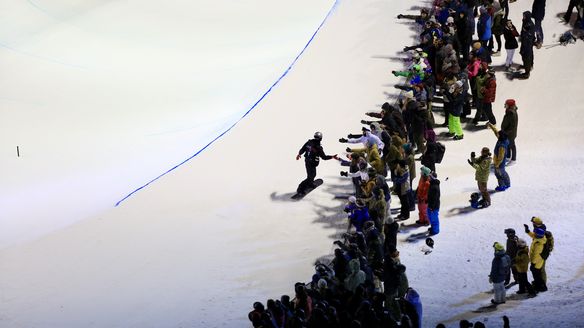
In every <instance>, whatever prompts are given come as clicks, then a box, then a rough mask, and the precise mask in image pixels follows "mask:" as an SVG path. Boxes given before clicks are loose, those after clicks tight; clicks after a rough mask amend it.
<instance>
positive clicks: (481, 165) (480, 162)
mask: <svg viewBox="0 0 584 328" xmlns="http://www.w3.org/2000/svg"><path fill="white" fill-rule="evenodd" d="M468 164H470V166H472V167H473V168H474V169H475V180H476V181H477V185H478V187H479V190H480V192H481V195H482V196H483V199H482V200H481V201H480V202H479V204H482V208H485V207H489V206H491V196H490V195H489V191H488V190H487V182H488V181H489V174H490V173H491V152H490V151H489V148H488V147H483V149H482V150H481V156H480V157H479V158H476V157H475V153H474V151H473V152H472V153H471V154H470V159H469V160H468ZM473 207H474V206H473ZM474 208H478V207H474Z"/></svg>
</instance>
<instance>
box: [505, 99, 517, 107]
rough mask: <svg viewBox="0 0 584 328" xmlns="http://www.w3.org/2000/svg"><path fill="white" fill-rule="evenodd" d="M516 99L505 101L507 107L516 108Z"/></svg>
mask: <svg viewBox="0 0 584 328" xmlns="http://www.w3.org/2000/svg"><path fill="white" fill-rule="evenodd" d="M515 106H516V105H515V99H507V100H505V107H515Z"/></svg>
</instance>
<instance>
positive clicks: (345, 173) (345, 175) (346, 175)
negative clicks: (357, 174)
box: [341, 171, 349, 177]
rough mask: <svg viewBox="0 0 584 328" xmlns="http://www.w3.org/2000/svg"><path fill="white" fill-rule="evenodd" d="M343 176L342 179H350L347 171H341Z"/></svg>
mask: <svg viewBox="0 0 584 328" xmlns="http://www.w3.org/2000/svg"><path fill="white" fill-rule="evenodd" d="M341 176H342V177H348V176H349V173H348V172H347V171H341Z"/></svg>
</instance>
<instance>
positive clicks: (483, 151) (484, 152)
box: [481, 147, 491, 156]
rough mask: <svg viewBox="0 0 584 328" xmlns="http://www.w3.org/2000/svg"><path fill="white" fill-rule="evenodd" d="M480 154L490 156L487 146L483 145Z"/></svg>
mask: <svg viewBox="0 0 584 328" xmlns="http://www.w3.org/2000/svg"><path fill="white" fill-rule="evenodd" d="M482 154H487V155H488V156H491V151H490V150H489V147H483V149H481V155H482Z"/></svg>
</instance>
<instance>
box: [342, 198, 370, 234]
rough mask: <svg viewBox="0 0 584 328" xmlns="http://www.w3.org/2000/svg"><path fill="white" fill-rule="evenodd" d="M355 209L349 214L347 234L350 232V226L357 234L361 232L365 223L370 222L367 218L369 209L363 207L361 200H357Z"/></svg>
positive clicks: (363, 203)
mask: <svg viewBox="0 0 584 328" xmlns="http://www.w3.org/2000/svg"><path fill="white" fill-rule="evenodd" d="M356 206H357V207H356V208H355V209H354V210H353V212H352V213H350V214H349V226H348V227H347V232H349V231H350V230H351V225H352V226H354V227H355V230H356V231H357V232H363V225H364V224H365V222H367V221H371V218H370V217H369V209H368V208H367V206H365V202H363V200H361V199H358V200H357V202H356Z"/></svg>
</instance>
